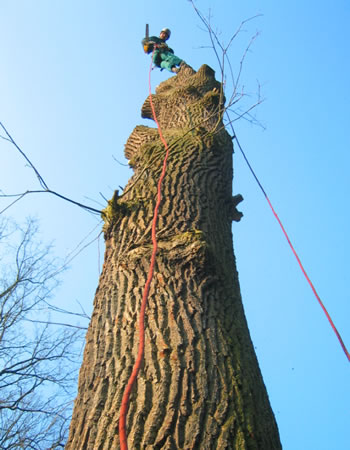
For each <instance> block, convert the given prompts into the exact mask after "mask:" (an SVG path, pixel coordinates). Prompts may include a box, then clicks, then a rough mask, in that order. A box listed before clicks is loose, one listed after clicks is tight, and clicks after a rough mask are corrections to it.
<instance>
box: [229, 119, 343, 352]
mask: <svg viewBox="0 0 350 450" xmlns="http://www.w3.org/2000/svg"><path fill="white" fill-rule="evenodd" d="M229 122H231V120H230V119H229ZM231 128H232V132H233V136H234V138H235V140H236V142H237V144H238V147H239V149H240V151H241V153H242V155H243V158H244V160H245V162H246V163H247V165H248V167H249V170H250V171H251V173H252V174H253V177H254V178H255V180H256V182H257V183H258V185H259V187H260V189H261V191H262V193H263V194H264V196H265V198H266V200H267V203H268V204H269V206H270V208H271V210H272V212H273V215H274V216H275V218H276V219H277V222H278V223H279V226H280V227H281V229H282V231H283V234H284V236H285V238H286V239H287V241H288V244H289V246H290V248H291V249H292V252H293V253H294V256H295V258H296V260H297V261H298V264H299V266H300V269H301V271H302V272H303V274H304V276H305V278H306V280H307V282H308V283H309V285H310V287H311V289H312V291H313V293H314V295H315V297H316V299H317V301H318V303H319V304H320V306H321V308H322V310H323V312H324V313H325V315H326V317H327V319H328V322H329V323H330V325H331V327H332V328H333V331H334V333H335V334H336V336H337V338H338V341H339V343H340V345H341V347H342V349H343V351H344V353H345V355H346V357H347V358H348V360H349V361H350V354H349V352H348V350H347V348H346V346H345V344H344V342H343V339H342V338H341V336H340V334H339V332H338V330H337V329H336V327H335V325H334V323H333V320H332V318H331V316H330V315H329V313H328V311H327V309H326V307H325V306H324V304H323V302H322V300H321V298H320V296H319V295H318V293H317V291H316V289H315V286H314V285H313V283H312V282H311V280H310V278H309V276H308V274H307V273H306V270H305V269H304V266H303V265H302V263H301V260H300V258H299V256H298V254H297V252H296V251H295V248H294V246H293V244H292V242H291V240H290V239H289V236H288V234H287V232H286V230H285V228H284V226H283V224H282V222H281V220H280V218H279V217H278V215H277V213H276V211H275V209H274V208H273V206H272V203H271V202H270V199H269V197H268V195H267V194H266V192H265V189H264V188H263V187H262V185H261V183H260V181H259V179H258V177H257V176H256V174H255V172H254V170H253V168H252V166H251V165H250V163H249V161H248V159H247V157H246V155H245V153H244V151H243V149H242V147H241V144H240V143H239V141H238V139H237V136H236V133H235V131H234V129H233V126H232V123H231Z"/></svg>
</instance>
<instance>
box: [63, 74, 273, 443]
mask: <svg viewBox="0 0 350 450" xmlns="http://www.w3.org/2000/svg"><path fill="white" fill-rule="evenodd" d="M220 88H221V86H220V84H219V83H218V82H217V81H216V80H215V78H214V72H213V70H212V69H210V67H208V66H202V67H201V68H200V69H199V71H198V72H197V73H196V72H194V71H193V70H192V69H191V68H190V67H189V66H185V67H183V68H182V69H181V71H180V72H179V74H178V75H177V76H174V77H172V78H170V79H169V80H167V81H165V82H163V83H161V84H160V86H159V87H158V88H157V90H156V94H155V95H154V96H153V97H152V98H153V102H154V105H155V110H156V115H157V118H158V121H159V124H160V126H161V128H162V131H163V134H164V136H165V138H166V140H167V142H168V145H169V147H170V156H169V160H168V169H167V175H166V178H165V180H164V183H163V188H162V192H163V196H162V204H161V210H160V215H159V221H158V226H157V230H158V231H157V237H158V254H157V262H156V269H155V273H154V279H153V282H152V285H151V289H150V296H149V300H148V306H147V313H146V342H145V357H144V362H143V366H142V369H141V371H140V373H139V376H138V380H137V384H136V386H135V387H134V390H133V392H132V395H131V398H130V406H129V412H128V416H127V430H128V443H129V448H130V449H208V450H211V449H259V450H262V449H266V450H274V449H280V448H281V444H280V441H279V435H278V430H277V426H276V423H275V419H274V415H273V413H272V411H271V407H270V404H269V400H268V396H267V393H266V389H265V386H264V383H263V380H262V377H261V374H260V370H259V366H258V362H257V359H256V356H255V353H254V349H253V346H252V343H251V339H250V336H249V331H248V327H247V323H246V319H245V316H244V311H243V306H242V301H241V295H240V289H239V282H238V274H237V270H236V265H235V258H234V254H233V248H232V234H231V222H232V220H239V219H240V216H241V214H240V213H239V212H237V210H236V205H237V203H238V202H239V201H240V200H241V197H240V196H236V197H232V194H231V186H232V176H233V173H232V172H233V171H232V153H233V147H232V139H231V137H230V136H229V134H228V133H227V132H226V130H225V129H224V128H223V127H222V122H221V120H220V116H219V111H220V110H221V109H222V100H223V98H222V95H221V94H220ZM142 116H143V117H144V118H150V119H151V118H152V112H151V109H150V100H149V98H148V99H147V100H146V101H145V103H144V105H143V107H142ZM164 153H165V150H164V146H163V144H162V143H161V141H160V139H159V135H158V131H157V129H156V128H149V127H146V126H137V127H136V128H135V129H134V131H133V132H132V134H131V135H130V137H129V139H128V141H127V143H126V146H125V154H126V156H127V158H128V159H129V161H130V164H131V166H132V167H133V168H134V171H135V174H134V176H133V177H132V178H131V180H130V181H129V183H128V185H127V187H126V189H125V191H124V193H123V195H122V196H121V197H118V195H117V193H116V194H115V195H114V197H113V199H112V200H111V201H110V202H109V206H108V207H107V209H106V210H105V212H104V218H105V239H106V253H105V261H104V267H103V272H102V275H101V278H100V283H99V286H98V289H97V292H96V297H95V301H94V312H93V316H92V319H91V323H90V326H89V330H88V332H87V337H86V348H85V353H84V361H83V364H82V367H81V371H80V377H79V391H78V396H77V399H76V401H75V407H74V413H73V419H72V423H71V428H70V436H69V441H68V444H67V447H66V448H67V449H74V450H77V449H118V448H119V436H118V420H119V410H120V405H121V399H122V395H123V391H124V388H125V385H126V383H127V381H128V378H129V376H130V373H131V370H132V367H133V364H134V361H135V356H136V354H137V346H138V341H139V335H138V316H139V310H140V301H141V298H142V292H143V288H144V284H145V280H146V278H147V272H148V269H149V264H150V255H151V252H152V244H151V222H152V217H153V210H154V206H155V201H156V189H157V182H158V179H159V176H160V172H161V168H162V161H163V158H164Z"/></svg>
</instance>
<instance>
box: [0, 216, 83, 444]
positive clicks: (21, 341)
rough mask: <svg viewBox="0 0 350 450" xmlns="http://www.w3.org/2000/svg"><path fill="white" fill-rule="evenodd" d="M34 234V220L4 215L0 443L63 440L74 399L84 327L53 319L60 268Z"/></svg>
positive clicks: (0, 296) (1, 225) (1, 231)
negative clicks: (53, 298)
mask: <svg viewBox="0 0 350 450" xmlns="http://www.w3.org/2000/svg"><path fill="white" fill-rule="evenodd" d="M36 235H37V224H36V222H35V221H34V220H28V221H27V223H26V225H25V227H23V228H22V227H19V226H17V225H16V224H14V223H12V222H10V221H9V220H5V219H3V220H2V221H1V222H0V254H1V255H2V256H1V262H2V264H1V274H0V448H2V449H12V448H26V449H48V448H51V449H53V448H60V447H63V446H64V442H65V440H66V432H67V428H68V423H69V419H70V414H71V407H72V405H71V401H72V399H73V398H74V393H73V392H72V390H74V385H75V382H76V376H77V371H76V368H77V364H79V360H80V358H79V357H78V356H79V355H78V353H79V351H80V348H79V347H80V346H81V342H82V329H81V328H82V327H78V326H74V324H71V323H66V324H62V323H60V322H59V320H55V322H53V320H52V319H53V318H52V316H53V315H55V314H57V313H55V312H53V311H52V310H53V309H55V307H54V306H52V305H51V304H50V298H51V296H52V293H53V290H54V289H55V288H56V287H57V284H58V274H59V272H60V270H58V269H57V264H56V263H55V261H54V260H53V258H52V256H51V249H50V247H49V246H46V247H45V246H43V245H42V244H40V243H38V242H37V239H36ZM54 318H55V317H54ZM67 322H68V321H67ZM79 344H80V345H79Z"/></svg>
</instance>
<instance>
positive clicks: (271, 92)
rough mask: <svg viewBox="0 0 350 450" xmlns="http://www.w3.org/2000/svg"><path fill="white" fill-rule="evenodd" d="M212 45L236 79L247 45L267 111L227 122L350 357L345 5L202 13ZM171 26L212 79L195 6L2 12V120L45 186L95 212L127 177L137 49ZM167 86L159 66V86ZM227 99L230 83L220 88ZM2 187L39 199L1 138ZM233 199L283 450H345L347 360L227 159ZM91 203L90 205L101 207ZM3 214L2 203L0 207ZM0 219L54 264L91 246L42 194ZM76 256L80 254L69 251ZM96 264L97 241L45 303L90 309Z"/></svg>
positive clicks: (245, 6)
mask: <svg viewBox="0 0 350 450" xmlns="http://www.w3.org/2000/svg"><path fill="white" fill-rule="evenodd" d="M197 6H198V7H199V8H200V10H201V11H202V12H203V13H204V14H208V11H209V9H211V12H212V16H213V17H212V23H213V26H214V28H215V29H218V31H219V32H220V39H221V40H223V41H224V42H228V40H229V38H230V37H231V35H232V34H233V33H234V32H235V30H236V29H237V28H238V26H239V24H240V22H241V21H242V20H244V19H247V18H248V17H252V16H255V15H256V14H262V15H261V16H259V17H257V18H256V19H254V20H252V21H250V22H249V23H248V24H247V25H246V26H245V27H244V31H242V33H241V34H240V35H239V37H238V38H237V40H235V41H234V43H233V45H232V48H231V53H230V59H231V62H232V63H233V65H234V67H235V68H236V69H237V67H238V63H239V61H240V58H241V56H242V53H243V52H244V49H245V48H246V46H247V44H248V43H249V41H250V38H251V37H252V36H253V35H254V34H255V33H256V32H257V31H259V32H260V34H259V37H258V38H257V39H256V40H255V42H254V45H253V46H252V48H251V49H250V51H249V53H248V55H247V58H246V60H245V65H244V70H243V74H242V79H241V81H242V84H244V85H245V92H247V94H250V95H251V97H249V98H248V101H250V98H251V99H252V100H251V101H252V102H254V99H255V97H254V95H255V93H256V89H257V82H258V83H259V84H260V86H261V92H262V96H263V97H264V99H265V101H264V102H263V103H262V105H260V106H259V108H258V109H257V110H256V111H255V112H256V115H257V118H258V119H259V121H260V123H261V124H262V125H263V127H261V126H253V125H252V124H250V123H248V122H246V121H240V122H237V123H236V124H235V127H236V132H237V134H238V137H239V139H240V142H241V144H242V145H243V148H244V150H245V152H246V154H247V156H248V158H249V160H250V162H251V164H252V165H253V167H254V169H255V170H256V172H257V174H258V176H259V178H260V180H261V182H262V184H263V185H264V188H265V189H266V191H267V193H268V194H269V197H270V199H271V201H272V203H273V205H274V207H275V209H276V210H277V212H278V214H279V215H280V218H281V220H282V221H283V223H284V225H285V227H286V229H287V231H288V233H289V235H290V238H291V239H292V242H293V244H294V246H295V248H296V250H297V252H298V253H299V256H300V258H301V259H302V261H303V264H304V266H305V268H306V270H307V272H308V274H309V275H310V277H311V279H312V281H313V283H314V284H315V286H316V289H317V291H318V293H319V294H320V296H321V298H322V300H323V301H324V303H325V305H326V307H327V308H328V310H329V312H330V314H331V316H332V318H333V320H334V322H335V324H336V326H337V328H338V330H339V332H340V333H341V334H342V337H343V339H344V341H345V343H346V344H347V345H348V347H349V346H350V330H349V316H350V301H349V300H350V299H349V289H348V277H349V254H350V238H349V234H348V230H349V226H348V223H349V212H348V207H347V205H348V202H349V201H348V199H349V194H350V187H349V176H348V168H349V165H350V164H349V163H350V161H349V159H350V156H349V148H350V142H349V141H350V138H349V113H348V107H349V103H350V102H349V100H350V98H349V97H350V84H349V79H350V67H349V64H350V63H349V61H350V58H349V46H348V41H349V38H348V23H349V20H350V5H349V3H348V2H346V1H345V0H344V1H342V0H335V1H334V2H332V4H330V2H326V1H322V0H321V1H317V2H316V1H314V0H310V1H308V2H302V1H301V0H296V1H294V2H273V1H271V0H270V1H268V0H267V1H264V2H263V1H258V0H246V1H244V2H243V1H225V0H222V1H216V2H214V1H206V0H203V1H202V0H198V1H197ZM146 23H149V25H150V32H151V33H152V34H158V32H159V30H160V29H161V28H163V27H164V26H166V27H169V28H170V29H171V30H172V36H171V39H170V41H169V45H171V46H172V47H173V48H174V50H175V53H176V54H177V55H178V56H180V57H182V58H183V59H184V60H186V62H188V63H189V64H190V65H192V66H193V67H194V69H198V68H199V67H200V66H201V65H202V64H204V63H205V64H209V65H210V66H212V67H213V68H214V69H215V70H216V71H217V74H218V75H219V73H218V66H217V63H216V60H215V55H214V54H213V52H212V51H211V50H210V49H209V48H203V47H207V46H208V45H209V41H208V36H207V34H206V33H205V32H204V31H203V29H202V28H203V27H202V25H201V24H200V22H199V20H198V18H197V16H196V15H195V14H194V11H193V9H192V7H191V5H190V3H189V2H188V1H186V0H179V1H177V2H164V1H159V0H154V1H153V2H151V3H150V2H141V1H139V0H138V1H133V2H118V1H112V0H100V1H97V0H85V1H82V0H73V1H72V0H35V1H29V0H0V42H1V43H2V45H1V70H0V121H2V122H3V123H4V125H5V126H6V127H7V128H8V130H9V132H10V133H11V134H12V136H13V137H14V138H15V140H16V141H17V143H18V144H19V145H20V146H21V147H22V149H23V150H24V151H25V152H26V153H27V155H28V156H29V158H30V159H31V160H32V161H33V163H34V164H35V165H36V167H37V169H38V170H39V171H40V173H41V174H42V176H43V177H44V178H45V181H46V182H47V184H48V185H49V187H51V188H52V189H54V190H57V191H58V192H60V193H62V194H63V195H66V196H69V197H71V198H74V199H75V200H77V201H81V202H83V203H88V204H90V205H92V206H94V207H97V208H100V207H102V205H103V203H104V200H103V198H102V196H101V195H100V193H102V195H103V196H105V197H106V198H110V197H111V196H112V194H113V190H114V189H118V186H119V185H120V186H124V185H125V184H126V182H127V179H128V178H129V177H130V176H131V171H130V170H129V169H128V168H127V167H124V166H122V165H120V164H118V163H116V161H115V160H114V159H113V156H114V157H115V158H116V159H118V160H119V161H120V162H121V163H126V160H125V159H124V156H123V150H124V144H125V141H126V139H127V137H128V136H129V134H130V133H131V131H132V130H133V128H134V127H135V126H136V125H138V124H142V123H147V122H145V121H144V120H143V119H141V117H140V108H141V106H142V103H143V101H144V99H145V98H146V97H147V95H148V70H149V63H150V61H149V57H148V56H147V55H145V54H144V53H143V51H142V48H141V45H140V40H141V39H142V37H143V34H144V29H145V24H146ZM169 76H171V75H170V74H169V73H166V72H159V71H156V70H154V71H153V73H152V84H153V87H155V86H156V85H157V84H159V83H160V82H161V81H162V80H165V79H166V78H167V77H169ZM228 89H229V84H228ZM0 154H1V165H0V180H1V183H0V189H1V190H2V191H4V192H6V193H13V192H22V191H24V190H27V189H35V188H38V183H37V180H36V178H35V176H34V175H33V173H32V171H31V170H30V169H29V168H28V167H25V164H24V161H23V159H22V158H21V157H20V156H19V154H17V153H16V152H15V151H14V149H13V148H12V147H11V146H10V145H8V144H7V143H6V142H5V141H3V140H1V141H0ZM234 169H235V179H234V185H233V191H234V193H241V194H242V195H243V196H244V199H245V200H244V202H243V203H241V204H240V209H241V210H242V212H243V213H244V217H243V219H242V221H241V222H240V223H238V224H236V223H234V224H233V236H234V246H235V253H236V258H237V266H238V271H239V276H240V283H241V290H242V296H243V301H244V307H245V311H246V314H247V318H248V323H249V328H250V332H251V335H252V338H253V342H254V345H255V347H256V352H257V355H258V359H259V363H260V366H261V370H262V373H263V376H264V380H265V383H266V385H267V389H268V392H269V396H270V400H271V403H272V407H273V409H274V412H275V415H276V418H277V422H278V425H279V429H280V434H281V440H282V444H283V448H284V449H286V450H299V449H308V450H331V449H337V450H345V449H348V448H350V438H349V429H350V411H349V408H350V407H349V404H350V390H349V368H350V367H349V362H348V361H347V360H346V357H345V356H344V354H343V352H342V350H341V348H340V347H339V345H338V342H337V340H336V338H335V336H334V334H333V332H332V330H331V328H330V326H329V325H328V323H327V321H326V319H325V317H324V315H323V313H322V311H321V309H320V307H319V306H318V304H317V302H316V299H315V298H314V296H313V294H312V292H311V289H310V288H309V286H308V284H307V283H306V281H305V279H304V277H303V276H302V274H301V272H300V270H299V268H298V266H297V263H296V261H295V259H294V256H293V255H292V253H291V251H290V250H289V247H288V245H287V243H286V241H285V238H284V237H283V235H282V233H281V231H280V229H279V227H278V224H277V222H276V220H275V219H274V217H273V215H272V213H271V212H270V210H269V207H268V205H267V203H266V201H265V199H264V197H263V195H262V194H261V192H260V191H259V189H258V187H257V185H256V183H255V181H254V179H253V178H252V176H251V174H250V173H249V171H248V169H247V167H246V165H245V163H244V161H243V158H242V157H241V155H240V154H239V151H238V149H236V153H235V155H234ZM98 203H100V205H99V204H98ZM5 206H6V202H5V201H4V200H3V199H0V209H2V208H3V207H5ZM7 213H8V215H10V216H12V217H14V218H15V219H17V220H18V221H23V220H24V219H25V217H26V216H28V215H35V216H36V217H38V218H39V220H40V228H41V232H42V236H41V237H42V239H43V240H44V241H51V240H54V242H55V251H56V253H57V255H59V256H61V257H62V258H64V257H65V256H66V255H67V254H68V253H69V252H70V251H72V250H73V249H75V248H76V247H77V246H78V244H79V243H80V242H81V241H82V239H83V238H85V237H86V236H87V235H89V233H91V234H90V236H89V237H88V238H87V240H86V241H84V243H83V244H81V247H82V246H84V245H85V244H86V243H87V242H89V240H92V239H93V238H95V237H97V236H98V234H99V232H100V229H101V224H100V223H99V218H96V217H95V216H91V215H90V214H88V213H86V212H84V211H83V210H80V209H78V208H75V207H73V206H71V205H69V204H67V203H65V202H62V201H61V200H59V199H57V198H54V197H50V196H48V195H47V194H37V195H35V196H34V195H33V196H31V197H26V198H25V199H23V200H22V201H21V202H18V203H17V204H16V205H15V206H13V207H12V208H11V209H10V210H8V211H7ZM79 248H80V247H79ZM102 260H103V239H102V238H100V240H99V244H98V241H96V242H95V243H94V244H92V245H91V246H89V247H88V248H86V249H85V250H83V251H82V252H81V253H80V254H79V255H78V256H77V257H76V258H75V259H74V260H73V261H72V262H71V268H70V270H69V271H68V272H66V273H65V275H64V278H63V283H62V286H61V288H60V290H59V291H58V292H57V296H56V301H57V302H58V303H59V304H62V305H64V306H66V307H72V308H75V307H76V301H79V302H81V303H82V304H83V305H84V307H85V308H86V310H88V311H91V308H92V301H93V296H94V291H95V289H96V287H97V283H98V275H99V270H100V266H101V262H102Z"/></svg>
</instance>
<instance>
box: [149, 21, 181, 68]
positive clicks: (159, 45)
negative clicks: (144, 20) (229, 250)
mask: <svg viewBox="0 0 350 450" xmlns="http://www.w3.org/2000/svg"><path fill="white" fill-rule="evenodd" d="M170 34H171V32H170V30H169V28H163V30H162V31H161V32H160V34H159V38H158V37H157V36H150V37H148V36H146V37H145V38H144V39H142V45H143V49H144V51H145V53H152V52H153V62H154V64H155V65H156V66H157V67H160V70H163V69H167V70H168V71H169V72H174V73H178V71H179V70H180V68H179V67H177V66H179V65H180V64H181V63H182V62H183V61H182V59H180V58H179V57H177V56H175V55H174V50H173V49H171V48H170V47H168V45H167V44H166V42H165V41H167V40H168V39H169V38H170Z"/></svg>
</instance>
